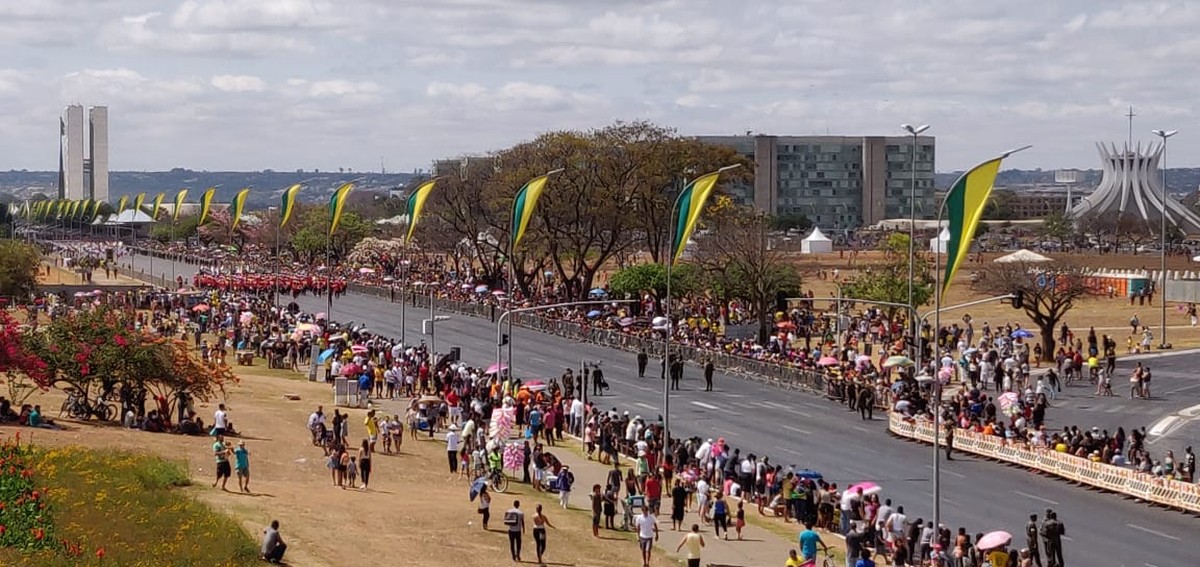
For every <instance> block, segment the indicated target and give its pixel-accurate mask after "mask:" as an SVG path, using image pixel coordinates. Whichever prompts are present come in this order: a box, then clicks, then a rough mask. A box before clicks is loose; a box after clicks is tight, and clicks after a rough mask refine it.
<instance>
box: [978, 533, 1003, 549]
mask: <svg viewBox="0 0 1200 567" xmlns="http://www.w3.org/2000/svg"><path fill="white" fill-rule="evenodd" d="M1011 541H1012V534H1010V533H1008V532H1004V531H994V532H989V533H986V534H984V536H983V537H981V538H979V541H978V542H976V543H975V547H978V548H979V549H983V550H988V549H996V548H997V547H1000V546H1002V545H1008V544H1009V542H1011Z"/></svg>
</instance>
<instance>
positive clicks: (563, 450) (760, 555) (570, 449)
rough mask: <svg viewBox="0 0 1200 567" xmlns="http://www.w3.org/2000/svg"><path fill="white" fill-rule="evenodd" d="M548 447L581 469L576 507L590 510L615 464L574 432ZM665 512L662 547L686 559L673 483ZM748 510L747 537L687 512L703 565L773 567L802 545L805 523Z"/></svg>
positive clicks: (835, 541) (832, 540)
mask: <svg viewBox="0 0 1200 567" xmlns="http://www.w3.org/2000/svg"><path fill="white" fill-rule="evenodd" d="M546 449H547V450H548V451H550V452H552V453H554V456H556V457H558V458H559V460H561V461H562V462H563V464H565V465H570V467H571V470H572V471H573V472H574V474H575V488H574V490H572V491H571V500H572V502H571V509H572V510H580V511H582V512H583V513H587V514H590V513H591V508H590V506H591V504H590V502H591V501H590V497H589V495H590V494H591V491H592V485H594V484H599V485H601V486H603V485H604V483H605V480H606V479H607V477H608V471H609V470H610V469H609V466H606V465H602V464H600V462H599V461H589V460H587V459H586V458H585V457H584V456H583V453H582V448H581V442H580V440H579V439H578V438H574V437H569V436H568V437H567V438H566V439H564V441H563V442H561V443H558V444H557V445H555V446H554V447H546ZM632 463H633V461H632V460H628V462H626V459H622V462H621V464H622V467H621V468H622V470H623V471H624V470H625V469H627V468H628V467H627V466H626V465H627V464H632ZM622 493H623V491H622ZM736 502H737V501H736V500H732V499H731V500H730V517H731V518H732V517H733V515H734V511H735V510H736V509H737V504H736ZM693 504H694V503H693ZM693 508H694V506H693ZM660 511H661V513H660V514H659V515H658V529H659V533H660V536H659V541H658V548H659V549H658V550H657V551H656V552H657V553H662V552H666V553H667V555H668V556H670V557H672V558H675V559H679V560H681V561H682V560H683V559H684V558H685V557H686V556H685V555H682V554H676V553H675V546H677V545H679V542H680V541H681V540H682V538H683V536H684V534H685V533H686V532H684V531H679V532H676V531H672V530H671V498H670V488H669V487H663V499H662V504H661V506H660ZM745 511H746V526H745V527H744V528H742V538H743V541H737V540H736V537H737V536H736V530H732V529H731V533H730V536H729V537H730V538H731V539H730V540H728V541H726V540H721V539H717V537H716V536H714V535H713V527H712V526H711V525H705V524H704V523H703V522H701V521H700V518H699V515H698V514H697V511H696V510H695V509H692V510H688V511H687V513H686V514H685V516H684V521H683V525H684V528H685V529H688V528H690V527H691V525H692V524H700V533H701V534H702V535H704V542H705V544H706V546H705V548H704V551H703V552H702V554H701V558H702V559H701V565H707V566H709V567H770V566H774V565H783V563H784V562H785V561H787V558H788V550H789V549H797V550H799V547H798V543H797V541H796V536H797V535H798V534H799V533H800V530H801V529H803V528H802V526H799V525H797V524H795V523H792V524H784V523H783V521H782V520H781V519H777V518H774V517H769V518H768V517H765V516H759V514H758V507H757V506H752V505H750V504H749V503H747V504H746V507H745ZM620 521H621V508H620V507H618V508H617V522H618V525H619V523H620ZM768 523H769V524H768ZM730 524H731V525H730V528H732V527H733V526H732V524H733V521H732V519H731V520H730ZM771 524H775V525H772V528H773V530H770V531H769V530H767V529H764V528H763V527H760V526H763V525H771ZM785 530H791V531H792V533H791V535H790V536H789V537H784V536H782V535H780V533H779V532H784V531H785ZM601 533H602V535H603V530H601ZM822 538H824V539H825V543H826V544H828V545H829V546H830V547H837V548H839V549H844V547H843V543H842V540H841V538H840V537H836V536H831V535H830V534H824V533H822ZM630 545H633V544H630ZM839 556H840V553H839Z"/></svg>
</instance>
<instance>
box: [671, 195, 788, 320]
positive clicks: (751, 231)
mask: <svg viewBox="0 0 1200 567" xmlns="http://www.w3.org/2000/svg"><path fill="white" fill-rule="evenodd" d="M722 205H723V206H718V207H714V209H715V210H714V211H713V217H714V218H712V219H711V220H710V221H709V223H708V224H707V228H708V234H706V235H704V236H703V237H701V238H700V239H699V240H698V241H697V243H696V252H695V255H694V259H695V261H696V262H697V263H698V264H699V265H700V266H701V267H702V268H703V269H704V271H705V275H706V276H707V278H708V281H709V282H710V283H711V284H712V287H713V288H714V291H716V292H717V293H718V295H720V296H721V298H722V299H723V300H728V299H735V298H736V299H742V300H745V301H746V302H747V303H748V304H749V305H752V306H753V307H754V309H755V311H756V312H757V314H758V328H759V330H758V335H759V341H760V342H766V340H767V336H768V335H769V334H770V332H771V324H772V320H771V317H770V316H771V315H772V314H773V313H774V311H775V310H774V303H775V300H776V297H777V295H778V294H779V293H781V292H782V293H783V294H784V295H789V296H795V295H797V294H798V293H799V291H800V275H799V273H797V272H796V269H795V267H794V266H792V265H791V264H790V263H789V262H788V261H787V258H786V256H785V255H784V254H783V253H782V252H780V251H778V250H776V249H774V248H773V247H772V246H771V244H770V236H769V232H770V229H771V226H770V225H771V220H770V218H769V217H767V216H766V215H764V214H760V213H757V212H754V211H752V210H749V209H746V208H742V207H738V206H736V205H732V204H731V203H729V202H728V200H726V202H725V203H723V204H722Z"/></svg>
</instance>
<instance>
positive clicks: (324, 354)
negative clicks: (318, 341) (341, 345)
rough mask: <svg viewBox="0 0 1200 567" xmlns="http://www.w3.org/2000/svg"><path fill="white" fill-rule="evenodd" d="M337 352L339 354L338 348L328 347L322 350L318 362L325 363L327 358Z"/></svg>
mask: <svg viewBox="0 0 1200 567" xmlns="http://www.w3.org/2000/svg"><path fill="white" fill-rule="evenodd" d="M335 354H337V349H336V348H327V349H325V350H323V351H321V354H319V355H317V362H318V363H324V362H325V361H326V360H329V357H331V356H333V355H335Z"/></svg>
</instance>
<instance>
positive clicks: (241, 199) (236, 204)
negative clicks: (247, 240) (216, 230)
mask: <svg viewBox="0 0 1200 567" xmlns="http://www.w3.org/2000/svg"><path fill="white" fill-rule="evenodd" d="M248 195H250V188H249V187H245V188H243V189H242V190H241V191H238V192H237V195H234V196H233V207H232V208H233V211H231V212H230V221H229V232H233V231H235V230H237V225H238V223H239V222H241V220H242V211H243V210H244V209H245V208H246V197H247V196H248Z"/></svg>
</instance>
